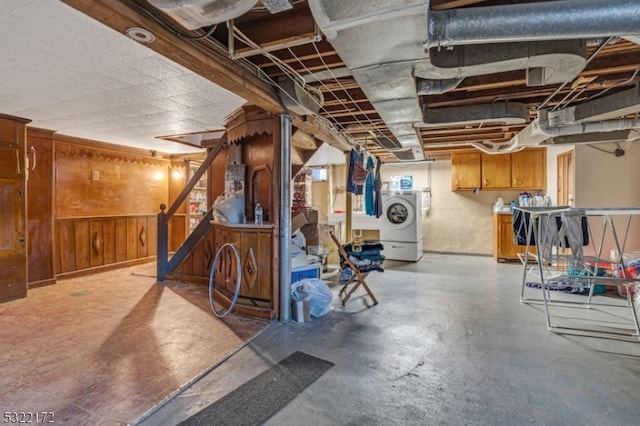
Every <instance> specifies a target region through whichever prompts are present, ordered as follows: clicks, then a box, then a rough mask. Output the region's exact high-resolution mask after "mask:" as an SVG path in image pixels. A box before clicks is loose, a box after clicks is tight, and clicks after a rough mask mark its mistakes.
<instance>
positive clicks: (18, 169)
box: [16, 149, 20, 174]
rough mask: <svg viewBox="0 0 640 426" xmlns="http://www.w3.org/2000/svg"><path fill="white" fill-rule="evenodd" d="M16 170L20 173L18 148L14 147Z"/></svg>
mask: <svg viewBox="0 0 640 426" xmlns="http://www.w3.org/2000/svg"><path fill="white" fill-rule="evenodd" d="M16 172H17V173H18V174H20V150H19V149H16Z"/></svg>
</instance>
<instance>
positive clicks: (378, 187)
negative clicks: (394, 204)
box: [373, 157, 382, 217]
mask: <svg viewBox="0 0 640 426" xmlns="http://www.w3.org/2000/svg"><path fill="white" fill-rule="evenodd" d="M380 166H382V161H381V160H380V157H376V176H375V179H374V184H373V190H374V192H375V197H374V200H373V203H374V205H373V210H374V214H375V216H376V217H380V216H382V178H381V177H380Z"/></svg>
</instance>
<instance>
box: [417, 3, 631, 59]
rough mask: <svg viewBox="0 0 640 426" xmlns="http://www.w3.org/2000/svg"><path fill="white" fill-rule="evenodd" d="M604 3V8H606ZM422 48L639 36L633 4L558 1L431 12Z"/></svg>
mask: <svg viewBox="0 0 640 426" xmlns="http://www.w3.org/2000/svg"><path fill="white" fill-rule="evenodd" d="M605 3H606V4H605ZM427 31H428V34H429V36H428V41H427V43H426V44H425V47H426V48H427V49H428V48H431V47H446V46H455V45H463V44H482V43H509V42H518V41H534V40H559V39H592V38H599V37H608V36H611V35H627V34H628V35H636V34H640V2H638V1H637V0H607V1H606V2H603V1H602V0H560V1H549V2H544V3H527V4H515V5H508V6H486V7H474V8H467V9H451V10H445V11H430V12H429V17H428V23H427Z"/></svg>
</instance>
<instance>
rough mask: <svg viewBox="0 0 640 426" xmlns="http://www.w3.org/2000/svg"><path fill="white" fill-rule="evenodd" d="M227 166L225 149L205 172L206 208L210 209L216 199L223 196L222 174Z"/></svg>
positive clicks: (227, 156) (227, 154)
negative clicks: (207, 182)
mask: <svg viewBox="0 0 640 426" xmlns="http://www.w3.org/2000/svg"><path fill="white" fill-rule="evenodd" d="M227 164H229V152H228V150H227V149H222V150H220V153H219V154H218V156H217V157H216V158H215V159H214V160H213V163H211V167H209V170H207V179H208V180H209V186H208V188H207V203H208V204H209V205H208V206H207V208H211V206H212V205H213V203H214V202H215V201H216V198H218V197H219V196H220V195H222V194H224V172H225V167H226V165H227Z"/></svg>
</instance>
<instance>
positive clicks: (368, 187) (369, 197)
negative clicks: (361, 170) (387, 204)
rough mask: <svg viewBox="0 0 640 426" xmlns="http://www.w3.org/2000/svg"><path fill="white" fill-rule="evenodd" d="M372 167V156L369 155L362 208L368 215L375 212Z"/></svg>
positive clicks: (374, 179) (373, 214)
mask: <svg viewBox="0 0 640 426" xmlns="http://www.w3.org/2000/svg"><path fill="white" fill-rule="evenodd" d="M373 169H374V165H373V158H372V157H371V156H369V158H367V171H368V172H369V173H368V174H367V181H366V182H365V186H364V210H365V213H366V214H367V215H368V216H375V214H376V210H375V205H374V199H375V194H374V191H375V182H376V177H375V176H374V170H373Z"/></svg>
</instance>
